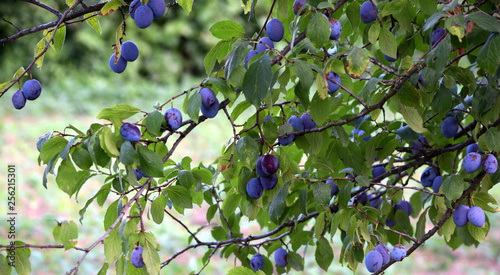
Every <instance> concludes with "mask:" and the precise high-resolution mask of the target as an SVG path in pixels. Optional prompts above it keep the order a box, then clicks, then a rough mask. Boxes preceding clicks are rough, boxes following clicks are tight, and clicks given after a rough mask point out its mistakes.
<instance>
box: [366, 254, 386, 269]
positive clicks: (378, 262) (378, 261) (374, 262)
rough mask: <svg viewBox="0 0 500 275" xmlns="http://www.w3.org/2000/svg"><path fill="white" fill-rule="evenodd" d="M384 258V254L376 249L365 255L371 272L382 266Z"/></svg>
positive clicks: (367, 267)
mask: <svg viewBox="0 0 500 275" xmlns="http://www.w3.org/2000/svg"><path fill="white" fill-rule="evenodd" d="M383 262H384V259H383V258H382V254H380V252H378V251H376V250H372V251H370V252H368V253H367V254H366V257H365V266H366V269H368V271H369V272H375V271H377V270H379V268H381V267H382V263H383Z"/></svg>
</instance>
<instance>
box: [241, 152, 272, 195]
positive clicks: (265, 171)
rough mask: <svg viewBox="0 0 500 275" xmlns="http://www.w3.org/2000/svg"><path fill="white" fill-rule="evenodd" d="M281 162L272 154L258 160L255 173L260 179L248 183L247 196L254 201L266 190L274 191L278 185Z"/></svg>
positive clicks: (256, 178) (253, 179)
mask: <svg viewBox="0 0 500 275" xmlns="http://www.w3.org/2000/svg"><path fill="white" fill-rule="evenodd" d="M278 168H279V161H278V158H277V157H276V156H274V155H271V154H266V155H264V156H261V157H259V158H258V159H257V162H256V163H255V171H256V173H257V175H258V177H255V178H252V179H250V180H249V181H248V182H247V186H246V189H247V194H248V196H250V197H251V198H252V199H255V200H256V199H258V198H260V197H261V196H262V194H263V193H264V189H265V190H272V189H274V187H276V185H277V184H278V175H277V174H276V173H277V172H278Z"/></svg>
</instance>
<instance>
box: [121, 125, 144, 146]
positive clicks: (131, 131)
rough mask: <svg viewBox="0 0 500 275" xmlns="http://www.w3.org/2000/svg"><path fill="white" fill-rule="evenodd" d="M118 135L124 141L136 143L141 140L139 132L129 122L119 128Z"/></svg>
mask: <svg viewBox="0 0 500 275" xmlns="http://www.w3.org/2000/svg"><path fill="white" fill-rule="evenodd" d="M120 134H121V135H122V138H123V139H124V140H128V141H130V142H138V141H139V140H140V139H141V130H139V128H138V127H137V126H135V125H134V124H132V123H130V122H125V123H123V124H122V127H121V128H120Z"/></svg>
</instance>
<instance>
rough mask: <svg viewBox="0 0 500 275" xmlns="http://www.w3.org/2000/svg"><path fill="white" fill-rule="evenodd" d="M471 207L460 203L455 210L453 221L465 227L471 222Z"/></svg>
mask: <svg viewBox="0 0 500 275" xmlns="http://www.w3.org/2000/svg"><path fill="white" fill-rule="evenodd" d="M469 210H470V208H469V207H468V206H467V205H464V204H462V205H459V206H458V207H457V209H455V212H453V222H454V223H455V225H456V226H458V227H463V226H465V225H466V224H467V222H469V218H468V217H467V213H468V212H469Z"/></svg>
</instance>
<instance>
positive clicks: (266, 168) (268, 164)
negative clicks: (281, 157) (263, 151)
mask: <svg viewBox="0 0 500 275" xmlns="http://www.w3.org/2000/svg"><path fill="white" fill-rule="evenodd" d="M278 168H279V161H278V158H277V157H276V156H274V155H271V154H267V155H264V157H263V158H262V171H263V172H264V173H265V174H268V175H272V174H275V173H276V172H278Z"/></svg>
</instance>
